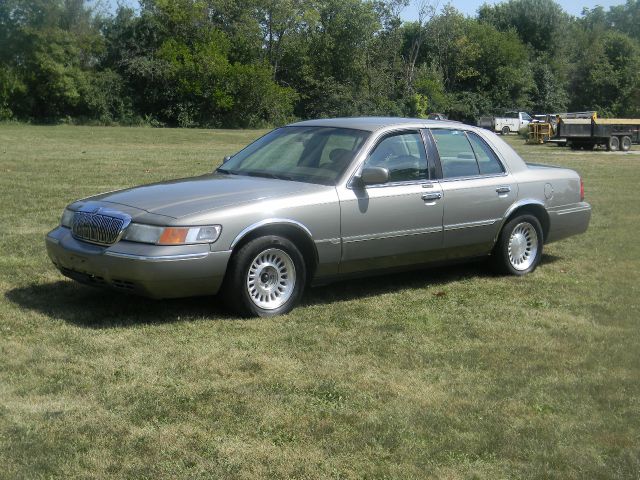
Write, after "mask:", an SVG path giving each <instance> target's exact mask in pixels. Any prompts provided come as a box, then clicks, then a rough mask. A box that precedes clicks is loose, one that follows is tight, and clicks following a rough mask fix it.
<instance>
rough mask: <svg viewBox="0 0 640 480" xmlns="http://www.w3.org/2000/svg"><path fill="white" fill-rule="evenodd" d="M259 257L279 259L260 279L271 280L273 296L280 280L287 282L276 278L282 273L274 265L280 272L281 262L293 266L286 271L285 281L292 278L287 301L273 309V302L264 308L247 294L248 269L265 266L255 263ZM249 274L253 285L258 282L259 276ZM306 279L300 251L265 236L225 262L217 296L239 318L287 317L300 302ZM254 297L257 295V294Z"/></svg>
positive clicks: (292, 245) (285, 242)
mask: <svg viewBox="0 0 640 480" xmlns="http://www.w3.org/2000/svg"><path fill="white" fill-rule="evenodd" d="M270 252H271V253H270ZM282 252H284V254H285V255H282ZM261 255H263V256H264V255H266V256H267V258H268V259H269V258H270V256H271V255H274V257H272V258H277V257H279V258H280V260H279V261H280V263H279V264H278V263H277V260H275V263H274V265H273V266H270V267H268V268H271V271H270V272H268V273H264V275H267V278H270V277H269V275H271V277H272V278H271V280H270V283H271V288H272V290H271V291H272V292H274V295H273V296H275V295H276V294H279V290H277V289H279V288H281V287H280V283H279V282H280V281H281V280H282V281H286V280H287V277H286V276H283V277H280V275H281V274H282V272H281V271H280V270H279V267H278V265H280V264H281V265H283V267H282V268H284V265H285V264H284V263H283V260H284V261H285V262H286V263H287V264H288V263H289V261H290V262H292V264H293V271H292V272H291V271H290V272H291V273H289V277H288V279H289V280H291V276H293V280H292V283H293V286H292V290H291V293H287V294H286V295H287V299H286V301H284V303H282V304H281V305H277V302H275V304H274V305H277V306H273V307H268V308H264V307H263V306H261V305H259V304H258V303H259V302H260V299H259V298H257V297H255V298H254V297H253V296H252V294H251V293H250V291H249V282H250V278H249V277H250V269H251V268H252V265H253V266H255V265H258V268H260V265H264V264H266V262H263V263H262V264H259V263H256V261H257V260H258V257H260V256H261ZM285 271H286V269H285ZM262 272H265V270H262ZM251 274H252V275H253V277H254V278H253V281H254V283H258V282H260V280H259V279H258V278H257V276H258V275H259V274H260V272H257V273H256V271H255V269H254V270H252V272H251ZM261 278H262V277H261ZM306 278H307V269H306V264H305V261H304V258H303V257H302V254H301V253H300V250H298V248H297V247H296V246H295V244H294V243H293V242H291V241H290V240H288V239H286V238H284V237H280V236H277V235H267V236H264V237H258V238H255V239H253V240H251V241H249V242H248V243H246V244H245V245H243V246H242V247H241V248H240V249H239V250H238V251H237V252H235V253H234V254H233V256H232V257H231V260H230V261H229V265H228V267H227V274H226V277H225V280H224V284H223V286H222V289H221V292H220V293H221V296H222V298H223V301H224V303H225V304H226V306H227V308H228V309H230V310H232V311H234V312H236V313H238V314H239V315H241V316H243V317H256V316H257V317H273V316H276V315H284V314H286V313H289V312H290V311H291V310H293V308H294V307H295V306H296V305H297V304H298V303H299V302H300V298H301V297H302V294H303V292H304V288H305V284H306ZM260 285H266V283H264V284H263V283H260ZM253 291H254V292H256V288H254V290H253ZM255 295H259V293H256V294H255ZM283 298H284V295H283ZM276 300H277V299H276ZM265 301H267V302H269V301H270V300H269V298H266V300H265Z"/></svg>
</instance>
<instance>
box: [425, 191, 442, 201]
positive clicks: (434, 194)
mask: <svg viewBox="0 0 640 480" xmlns="http://www.w3.org/2000/svg"><path fill="white" fill-rule="evenodd" d="M441 198H442V194H441V193H440V192H432V193H423V194H422V200H440V199H441Z"/></svg>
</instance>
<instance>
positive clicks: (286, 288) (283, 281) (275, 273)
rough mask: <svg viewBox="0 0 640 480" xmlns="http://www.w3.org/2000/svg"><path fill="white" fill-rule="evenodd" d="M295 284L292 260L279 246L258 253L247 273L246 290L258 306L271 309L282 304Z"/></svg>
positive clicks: (289, 295) (294, 269)
mask: <svg viewBox="0 0 640 480" xmlns="http://www.w3.org/2000/svg"><path fill="white" fill-rule="evenodd" d="M295 285H296V268H295V266H294V265H293V260H291V257H290V256H289V255H287V253H286V252H284V251H283V250H280V249H279V248H270V249H268V250H265V251H264V252H261V253H259V254H258V255H257V256H256V258H254V259H253V261H252V262H251V266H250V267H249V272H248V273H247V292H249V298H250V299H251V301H252V302H253V303H254V304H255V305H256V306H258V307H260V308H264V309H265V310H273V309H276V308H279V307H281V306H282V305H284V304H285V303H286V302H287V300H289V298H291V295H292V294H293V289H294V287H295Z"/></svg>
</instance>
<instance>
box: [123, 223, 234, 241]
mask: <svg viewBox="0 0 640 480" xmlns="http://www.w3.org/2000/svg"><path fill="white" fill-rule="evenodd" d="M221 231H222V226H220V225H208V226H202V227H154V226H152V225H143V224H141V223H132V224H131V225H129V227H128V228H127V231H126V232H125V234H124V236H123V237H122V238H123V240H129V241H131V242H141V243H154V244H157V245H185V244H193V243H213V242H215V241H216V240H217V239H218V237H219V236H220V232H221Z"/></svg>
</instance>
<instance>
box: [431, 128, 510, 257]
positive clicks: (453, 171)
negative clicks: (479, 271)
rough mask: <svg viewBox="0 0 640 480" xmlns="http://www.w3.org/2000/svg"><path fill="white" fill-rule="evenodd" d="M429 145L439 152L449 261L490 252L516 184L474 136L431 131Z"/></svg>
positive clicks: (491, 151)
mask: <svg viewBox="0 0 640 480" xmlns="http://www.w3.org/2000/svg"><path fill="white" fill-rule="evenodd" d="M429 140H430V141H433V145H434V146H435V150H436V152H437V161H438V170H439V172H438V175H439V177H440V185H441V187H442V194H443V207H444V210H443V227H444V242H443V243H444V248H445V250H446V257H447V258H455V257H466V256H472V255H481V254H485V253H488V252H489V251H490V250H491V248H492V246H493V243H494V239H495V237H496V235H497V234H498V228H499V227H500V224H501V220H502V218H503V217H504V215H505V213H506V211H507V209H508V208H509V206H510V205H511V204H512V203H513V202H514V201H515V199H516V198H517V195H518V192H517V183H516V182H515V180H514V178H513V177H512V175H511V174H510V173H509V172H508V171H507V170H506V168H505V167H504V165H503V164H502V162H501V161H500V159H499V157H498V156H497V155H496V153H495V152H494V151H493V150H492V149H491V147H490V146H489V145H488V144H487V143H486V142H485V141H484V140H483V139H482V138H481V137H480V136H479V135H478V134H476V133H475V132H471V131H466V130H463V129H431V130H430V137H429Z"/></svg>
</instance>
